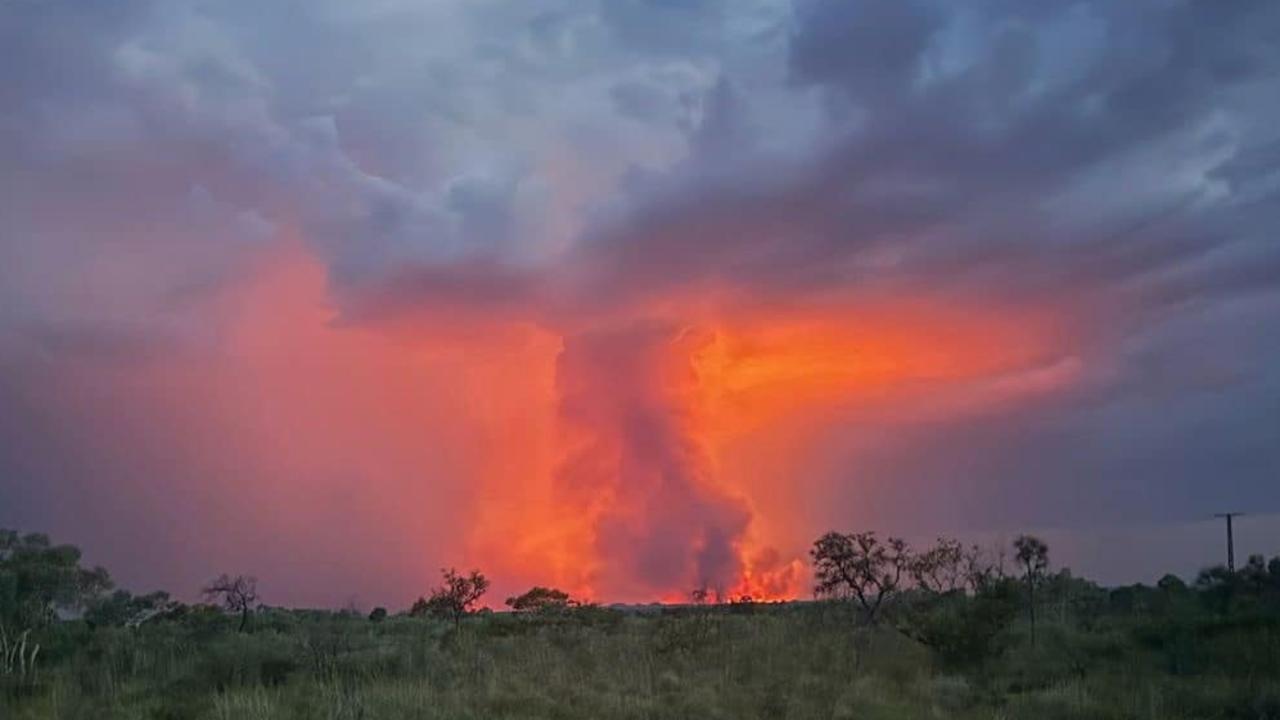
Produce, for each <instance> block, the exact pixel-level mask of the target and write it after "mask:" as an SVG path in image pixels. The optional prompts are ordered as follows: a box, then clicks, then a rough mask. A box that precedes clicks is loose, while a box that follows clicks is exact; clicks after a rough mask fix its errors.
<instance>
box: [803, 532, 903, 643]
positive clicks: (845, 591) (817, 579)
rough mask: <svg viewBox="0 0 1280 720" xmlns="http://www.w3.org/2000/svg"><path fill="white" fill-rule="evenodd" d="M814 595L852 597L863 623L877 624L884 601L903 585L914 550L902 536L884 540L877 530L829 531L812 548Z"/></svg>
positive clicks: (810, 553) (810, 552)
mask: <svg viewBox="0 0 1280 720" xmlns="http://www.w3.org/2000/svg"><path fill="white" fill-rule="evenodd" d="M809 555H810V557H811V558H812V559H813V576H814V589H813V590H814V594H815V595H817V596H818V597H831V598H841V599H853V600H855V601H856V602H857V603H858V607H859V609H860V611H861V616H862V619H863V621H864V622H867V623H875V622H876V621H877V620H878V614H879V612H880V609H881V607H882V606H883V605H884V603H885V601H886V600H888V599H889V598H891V597H893V596H894V595H895V594H896V593H898V591H899V590H900V589H901V588H902V584H903V580H904V576H906V575H907V574H908V573H909V572H910V570H911V567H912V562H913V561H912V557H911V551H910V549H909V548H908V547H907V543H906V542H905V541H903V540H901V539H899V538H893V537H891V538H888V539H887V540H885V541H884V542H881V541H880V539H879V538H877V537H876V534H875V533H874V532H860V533H850V534H841V533H837V532H829V533H827V534H826V535H823V536H822V537H820V538H818V540H817V541H816V542H814V544H813V548H812V549H811V550H810V551H809Z"/></svg>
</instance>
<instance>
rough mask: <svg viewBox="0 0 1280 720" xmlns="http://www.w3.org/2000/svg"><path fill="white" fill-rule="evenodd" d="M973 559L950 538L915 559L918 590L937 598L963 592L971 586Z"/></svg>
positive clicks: (958, 543) (940, 541)
mask: <svg viewBox="0 0 1280 720" xmlns="http://www.w3.org/2000/svg"><path fill="white" fill-rule="evenodd" d="M969 562H970V555H969V553H967V552H966V551H965V548H964V546H963V545H961V544H960V542H959V541H957V540H952V539H950V538H938V543H937V544H936V545H934V546H933V547H931V548H929V549H928V550H925V551H924V552H922V553H920V554H918V555H916V556H915V557H913V558H912V559H911V579H912V580H914V581H915V584H916V586H917V587H919V588H920V589H921V590H923V591H925V592H927V593H931V594H933V595H947V594H949V593H953V592H957V591H960V592H963V591H964V589H965V588H966V586H968V584H969Z"/></svg>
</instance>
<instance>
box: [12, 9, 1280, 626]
mask: <svg viewBox="0 0 1280 720" xmlns="http://www.w3.org/2000/svg"><path fill="white" fill-rule="evenodd" d="M1277 38H1280V3H1276V2H1270V1H1268V0H1239V1H1232V2H1220V1H1216V0H1213V1H1210V0H1204V1H1196V2H1192V1H1189V0H1184V1H1178V0H1133V1H1132V2H1130V1H1125V2H1114V1H1111V0H1096V1H1094V2H1029V1H1026V0H978V1H975V2H966V3H956V2H948V1H946V0H934V1H931V2H926V1H915V0H509V1H507V2H497V1H494V0H365V1H361V2H352V1H351V0H307V1H305V2H304V1H302V0H280V1H279V2H262V1H255V2H249V1H248V0H221V1H213V0H113V1H111V2H107V1H105V0H102V1H100V0H3V2H0V48H2V50H0V60H2V61H0V527H14V528H17V529H21V530H39V531H43V532H48V533H50V534H52V535H54V536H55V538H57V539H61V540H65V541H70V542H75V543H78V544H80V545H82V546H84V547H85V548H86V549H87V552H88V556H89V559H90V560H92V561H94V562H100V563H103V564H105V565H107V566H108V567H109V569H111V571H112V572H113V574H114V575H115V576H116V577H117V578H118V579H120V580H121V581H122V582H123V583H124V584H126V585H128V586H129V587H131V588H133V589H135V590H150V589H154V588H164V589H168V590H171V591H173V592H174V594H175V595H177V596H179V597H190V596H192V595H194V593H195V590H196V589H197V588H198V587H199V586H200V583H201V582H202V581H204V580H206V579H208V578H209V577H212V576H214V575H216V574H218V573H220V572H243V573H250V574H254V575H257V576H258V577H259V579H260V587H261V590H262V594H263V597H264V599H265V600H266V601H267V602H269V603H273V604H275V603H280V604H285V603H288V604H303V605H328V606H339V605H343V604H346V603H349V602H354V603H356V604H361V605H373V604H383V605H387V606H389V607H403V606H405V605H407V604H408V603H410V602H412V600H413V598H415V597H417V595H419V594H421V593H422V592H424V591H425V590H426V589H427V588H428V587H429V586H430V585H431V584H432V583H433V582H434V581H435V580H436V578H437V577H438V572H439V568H441V567H442V566H457V567H459V568H466V569H469V568H472V567H476V568H480V569H481V570H483V571H484V572H486V573H487V574H488V575H490V576H491V577H492V578H493V579H494V583H495V588H494V595H495V596H498V597H505V596H506V595H507V594H511V593H513V592H515V591H518V590H522V589H525V588H527V587H529V586H530V585H532V584H535V583H536V584H542V585H554V586H557V587H562V588H564V589H566V590H569V591H571V592H573V593H575V594H577V595H579V596H582V597H586V598H591V599H596V600H601V601H648V600H662V599H679V598H682V597H684V596H685V595H687V593H688V591H689V590H690V589H692V588H694V587H697V586H704V585H705V586H707V587H711V588H714V589H719V590H721V591H723V592H726V593H730V592H731V593H750V594H753V595H755V596H757V597H777V598H781V597H806V596H808V595H809V593H810V581H809V578H808V571H807V568H806V563H805V561H806V558H807V549H808V547H809V545H810V543H811V542H812V541H813V539H815V538H816V537H817V536H818V535H820V534H821V533H822V532H824V531H826V530H829V529H840V530H848V531H852V530H863V529H873V530H877V531H879V532H881V533H887V534H896V535H902V536H905V537H908V538H910V539H912V540H913V541H915V542H921V543H923V542H928V541H929V540H930V539H931V538H933V537H935V536H938V535H955V536H959V537H962V538H965V539H973V540H975V541H979V542H999V541H1002V540H1006V539H1007V538H1008V537H1011V536H1012V535H1013V534H1016V533H1018V532H1023V531H1035V532H1038V533H1041V534H1043V535H1044V536H1045V537H1046V538H1047V539H1048V540H1049V542H1050V546H1051V551H1052V558H1053V559H1054V561H1055V563H1056V564H1060V563H1068V564H1071V565H1072V566H1073V568H1074V569H1076V571H1077V572H1079V573H1083V574H1085V575H1089V576H1091V577H1097V578H1099V579H1101V580H1104V581H1107V582H1131V581H1136V580H1145V581H1151V580H1154V579H1155V578H1158V577H1159V576H1160V575H1162V574H1163V573H1164V572H1166V571H1170V570H1172V571H1176V572H1181V573H1184V574H1190V573H1193V572H1194V571H1195V570H1196V569H1198V568H1199V567H1200V566H1202V565H1204V564H1207V563H1210V562H1217V561H1219V560H1220V559H1221V555H1222V539H1221V532H1222V531H1221V528H1220V526H1219V525H1218V524H1217V523H1216V522H1215V521H1213V520H1212V515H1213V513H1215V512H1220V511H1224V510H1243V511H1246V512H1249V513H1251V516H1250V517H1247V518H1243V519H1241V521H1240V522H1239V528H1240V530H1239V532H1240V536H1239V537H1238V539H1237V540H1238V545H1239V546H1240V547H1239V553H1240V554H1241V555H1244V554H1247V553H1249V552H1266V553H1267V554H1268V555H1271V554H1277V553H1280V515H1276V514H1275V513H1278V512H1280V238H1277V235H1276V233H1277V228H1280V43H1278V42H1276V39H1277Z"/></svg>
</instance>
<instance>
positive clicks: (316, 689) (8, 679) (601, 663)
mask: <svg viewBox="0 0 1280 720" xmlns="http://www.w3.org/2000/svg"><path fill="white" fill-rule="evenodd" d="M1033 541H1034V542H1033ZM1011 549H1012V550H1013V551H1014V555H1013V557H1014V558H1015V559H1016V562H1015V563H1013V567H1014V568H1015V570H1014V571H1013V572H1012V573H1010V574H1006V572H1005V570H1004V567H1003V565H1004V562H1003V553H1002V552H999V551H997V552H992V553H988V552H982V551H981V550H979V549H978V548H966V547H964V546H962V545H960V544H959V543H956V542H955V541H951V540H945V539H944V540H940V541H939V542H938V543H937V544H936V545H934V546H933V547H930V548H926V549H924V550H922V551H919V552H916V551H913V550H912V549H911V548H910V547H908V545H907V544H906V543H905V542H902V541H900V540H897V539H893V538H889V539H883V540H882V539H879V538H878V537H876V536H875V535H873V534H870V533H854V534H843V535H841V534H834V533H833V534H828V535H825V536H823V538H821V539H819V541H818V542H817V543H815V546H814V553H813V557H814V569H815V580H816V584H817V588H816V589H817V590H818V591H819V594H820V596H821V598H822V599H820V600H819V601H816V602H794V603H762V602H750V601H744V600H738V601H735V602H732V603H729V604H713V603H707V602H705V599H706V596H705V595H704V596H703V600H704V602H702V603H695V604H690V605H686V606H678V607H673V606H667V607H664V608H661V609H658V610H653V611H644V612H640V611H629V610H624V609H616V608H606V607H599V606H596V605H591V604H584V603H579V602H575V601H574V600H573V599H572V598H570V597H569V596H568V595H567V594H565V593H563V592H562V591H559V590H556V589H554V588H543V587H537V588H533V589H531V590H530V591H529V592H527V593H524V594H522V595H520V596H516V597H513V598H510V599H508V601H507V605H508V606H509V607H511V608H512V609H513V610H515V612H509V613H493V612H488V611H485V610H481V609H478V606H479V601H480V600H481V599H482V598H483V596H484V593H485V591H486V590H487V589H488V586H489V583H488V580H487V579H486V578H485V577H484V576H483V575H481V574H480V573H479V572H475V571H472V572H470V573H468V574H466V575H463V574H461V573H458V572H456V571H454V570H446V571H444V573H443V582H442V584H441V585H440V586H439V587H437V588H435V589H434V590H432V591H430V592H429V593H427V594H426V595H425V596H424V597H423V598H420V599H419V601H418V602H417V603H415V604H414V610H413V611H411V612H409V613H403V614H393V613H387V612H386V610H385V609H381V608H378V609H375V610H374V612H372V613H370V614H369V615H368V616H365V615H362V614H359V613H355V612H349V611H336V612H325V611H303V610H285V609H278V608H269V607H266V606H263V605H261V604H260V603H259V601H258V600H257V595H258V588H257V584H256V583H255V582H253V581H252V579H251V578H246V577H238V576H222V577H219V578H218V579H217V580H215V581H214V582H212V583H210V585H209V587H208V588H207V589H208V590H211V591H212V592H210V593H208V595H207V596H206V599H207V600H210V601H216V604H214V603H213V602H211V603H210V604H195V605H185V604H181V603H177V602H174V601H172V600H171V599H170V598H169V597H168V596H167V595H165V594H163V593H154V594H151V595H144V596H135V595H132V594H130V593H128V592H127V591H123V590H115V589H113V588H112V585H111V583H110V579H109V577H108V576H107V574H106V573H105V572H104V571H102V570H101V569H86V568H83V567H82V566H81V565H80V554H79V552H78V551H77V550H76V549H75V548H71V547H68V546H58V545H54V544H52V543H51V542H50V541H49V539H48V538H46V537H44V536H39V535H28V536H18V535H16V534H15V533H11V532H0V718H5V720H9V718H14V719H17V720H27V719H35V718H69V719H75V718H93V719H94V720H98V719H103V718H105V719H108V720H109V719H113V718H158V719H171V720H176V719H179V718H195V719H204V718H208V719H210V720H223V719H226V720H230V719H232V718H235V719H240V718H248V719H268V718H299V719H302V718H330V719H333V720H339V719H351V720H355V719H357V718H359V719H362V720H369V719H374V718H392V719H400V718H406V719H407V718H477V719H478V718H636V719H637V720H639V719H642V718H643V719H650V718H691V717H699V718H733V719H735V720H736V719H739V718H858V719H861V718H872V719H875V718H882V719H888V718H973V719H978V718H983V719H990V720H996V719H997V718H1001V719H1007V718H1035V719H1036V720H1057V719H1065V718H1090V719H1093V718H1103V719H1108V718H1111V719H1117V720H1118V719H1121V718H1134V719H1144V720H1145V719H1151V720H1155V719H1157V718H1159V719H1161V720H1165V719H1169V718H1172V719H1191V718H1197V719H1200V718H1224V719H1225V718H1254V719H1257V720H1264V719H1272V718H1280V558H1278V559H1273V560H1271V561H1270V562H1269V563H1268V562H1266V561H1265V560H1264V558H1262V557H1254V558H1250V560H1249V561H1248V562H1247V563H1246V564H1245V566H1244V567H1243V568H1242V569H1241V570H1240V571H1239V572H1229V571H1227V570H1226V569H1225V568H1211V569H1209V570H1206V571H1205V572H1203V573H1201V574H1200V576H1199V577H1198V578H1196V580H1195V582H1193V583H1191V584H1187V583H1185V582H1183V581H1182V580H1181V579H1179V578H1177V577H1175V576H1171V575H1170V576H1166V577H1165V578H1162V579H1161V581H1160V582H1159V583H1158V584H1157V585H1156V586H1155V587H1148V586H1142V585H1135V586H1130V587H1121V588H1113V589H1104V588H1101V587H1099V586H1097V585H1095V584H1093V583H1091V582H1088V581H1086V580H1082V579H1079V578H1076V577H1074V576H1073V575H1072V574H1071V573H1070V572H1069V571H1067V570H1065V569H1059V570H1056V571H1055V570H1053V569H1052V568H1051V566H1050V564H1049V553H1048V548H1047V547H1045V546H1044V544H1043V543H1042V542H1040V541H1038V540H1035V539H1034V538H1019V540H1018V543H1017V544H1016V546H1015V547H1014V548H1011ZM1024 551H1025V552H1024ZM268 589H269V588H268ZM379 611H380V612H379ZM1033 618H1034V620H1033ZM1033 622H1034V627H1035V630H1034V632H1035V642H1034V643H1033V642H1032V627H1033Z"/></svg>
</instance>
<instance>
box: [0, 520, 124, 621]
mask: <svg viewBox="0 0 1280 720" xmlns="http://www.w3.org/2000/svg"><path fill="white" fill-rule="evenodd" d="M80 557H81V556H80V550H79V548H77V547H75V546H73V545H54V544H53V543H52V542H50V540H49V537H48V536H47V535H41V534H38V533H32V534H29V535H19V534H18V533H16V532H14V531H12V530H0V626H8V627H9V628H10V629H11V630H12V631H14V632H17V631H19V630H21V629H23V628H38V627H42V626H44V625H47V624H49V623H51V622H52V621H53V620H55V619H56V618H57V614H58V611H59V610H65V611H70V612H77V611H82V610H84V609H85V608H86V607H87V606H88V605H90V604H91V603H92V602H94V601H95V599H96V598H98V597H99V596H100V595H102V594H103V593H105V592H107V591H108V590H110V589H111V586H112V583H111V577H110V576H109V575H108V574H107V571H106V570H104V569H102V568H100V567H95V568H91V569H90V568H85V567H82V566H81V565H80Z"/></svg>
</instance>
